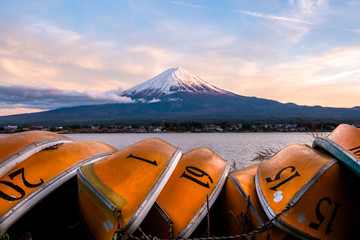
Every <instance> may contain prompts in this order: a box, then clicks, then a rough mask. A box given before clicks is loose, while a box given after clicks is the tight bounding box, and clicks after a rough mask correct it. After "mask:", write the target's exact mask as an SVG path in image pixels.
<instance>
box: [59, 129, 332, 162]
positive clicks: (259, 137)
mask: <svg viewBox="0 0 360 240" xmlns="http://www.w3.org/2000/svg"><path fill="white" fill-rule="evenodd" d="M326 134H327V133H322V135H321V136H326ZM65 135H66V136H68V137H70V138H71V139H73V140H75V141H80V140H94V141H99V142H103V143H107V144H109V145H111V146H113V147H115V148H117V149H119V150H120V149H122V148H124V147H127V146H129V145H131V144H133V143H136V142H138V141H141V140H143V139H146V138H160V139H162V140H164V141H166V142H168V143H170V144H172V145H174V146H176V147H178V148H180V149H181V150H182V151H183V152H184V153H185V152H188V151H190V150H192V149H195V148H201V147H206V148H209V149H211V150H212V151H214V152H216V153H217V154H218V155H220V156H221V157H222V158H224V159H225V160H227V161H229V162H231V163H232V162H235V163H236V168H243V167H246V166H250V165H252V164H254V163H255V162H254V161H252V159H254V157H256V156H257V155H256V153H258V152H259V151H264V150H269V149H273V150H275V151H278V150H280V149H282V148H284V147H286V146H288V145H291V144H307V145H310V146H311V145H312V142H313V140H314V137H313V136H312V135H311V134H309V133H293V132H292V133H280V132H271V133H259V132H256V133H143V134H141V133H110V134H109V133H104V134H101V133H100V134H99V133H87V134H65Z"/></svg>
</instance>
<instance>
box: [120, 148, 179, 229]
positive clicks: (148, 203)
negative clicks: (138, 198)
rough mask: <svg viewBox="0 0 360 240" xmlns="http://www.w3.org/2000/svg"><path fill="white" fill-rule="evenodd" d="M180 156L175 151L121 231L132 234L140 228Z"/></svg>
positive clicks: (177, 151)
mask: <svg viewBox="0 0 360 240" xmlns="http://www.w3.org/2000/svg"><path fill="white" fill-rule="evenodd" d="M181 156H182V151H181V150H180V149H177V150H176V151H175V153H174V154H173V156H172V158H171V160H170V161H169V163H168V164H167V166H166V168H165V169H164V171H163V172H162V174H161V175H160V177H159V178H158V180H157V181H156V183H155V184H154V186H153V187H152V188H151V190H150V192H149V193H148V195H147V196H146V198H145V199H144V201H143V202H142V203H141V204H140V206H139V207H138V208H137V210H136V212H135V213H134V214H133V215H132V216H131V218H130V219H129V221H128V222H127V223H126V225H125V226H124V228H123V230H124V231H126V232H128V233H130V234H132V233H133V232H135V230H136V229H137V228H138V227H139V226H140V224H141V222H142V221H143V220H144V218H145V216H146V215H147V213H148V212H149V211H150V209H151V207H152V206H153V204H154V203H155V201H156V199H157V198H158V196H159V195H160V193H161V191H162V189H163V188H164V186H165V184H166V183H167V181H168V180H169V178H170V176H171V175H172V173H173V172H174V170H175V167H176V165H177V164H178V162H179V160H180V158H181Z"/></svg>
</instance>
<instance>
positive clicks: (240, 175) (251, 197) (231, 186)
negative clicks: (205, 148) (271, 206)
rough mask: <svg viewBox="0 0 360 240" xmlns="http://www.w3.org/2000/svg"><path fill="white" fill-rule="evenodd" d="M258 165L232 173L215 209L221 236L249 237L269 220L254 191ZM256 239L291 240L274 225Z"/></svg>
mask: <svg viewBox="0 0 360 240" xmlns="http://www.w3.org/2000/svg"><path fill="white" fill-rule="evenodd" d="M258 166H259V164H254V165H252V166H250V167H246V168H242V169H238V170H236V171H234V172H231V173H230V174H229V176H228V178H227V180H226V182H225V185H224V188H223V190H222V192H221V194H220V196H219V199H218V201H217V202H216V204H215V206H214V209H212V211H214V220H213V222H214V224H213V227H214V228H215V231H216V234H217V235H219V236H222V235H227V236H234V235H240V234H247V233H250V232H252V231H253V230H254V229H258V228H260V227H262V226H264V224H265V223H267V222H268V221H269V218H268V217H267V216H266V214H265V212H264V210H263V208H262V206H261V204H260V201H259V199H258V196H257V193H256V188H255V175H256V171H257V168H258ZM253 237H254V239H264V240H265V239H273V240H275V239H288V240H289V239H291V237H289V236H288V234H287V233H286V232H284V231H281V230H280V229H278V228H277V227H275V226H272V227H270V228H268V229H265V230H264V231H263V232H259V233H256V234H254V235H253Z"/></svg>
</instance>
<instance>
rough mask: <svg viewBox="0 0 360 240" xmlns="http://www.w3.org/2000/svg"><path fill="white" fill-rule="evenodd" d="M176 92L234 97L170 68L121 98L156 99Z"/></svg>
mask: <svg viewBox="0 0 360 240" xmlns="http://www.w3.org/2000/svg"><path fill="white" fill-rule="evenodd" d="M176 92H188V93H199V94H212V95H234V94H233V93H231V92H228V91H225V90H223V89H220V88H217V87H215V86H214V85H211V84H210V83H207V82H206V81H204V80H202V79H201V78H200V77H198V76H196V75H194V74H192V73H190V72H188V71H186V70H185V69H182V68H171V69H168V70H166V71H165V72H163V73H161V74H159V75H157V76H156V77H154V78H151V79H149V80H147V81H146V82H143V83H141V84H139V85H136V86H135V87H132V88H130V89H128V90H126V91H124V93H123V96H128V97H136V98H147V99H149V98H157V97H160V96H166V95H169V94H173V93H176Z"/></svg>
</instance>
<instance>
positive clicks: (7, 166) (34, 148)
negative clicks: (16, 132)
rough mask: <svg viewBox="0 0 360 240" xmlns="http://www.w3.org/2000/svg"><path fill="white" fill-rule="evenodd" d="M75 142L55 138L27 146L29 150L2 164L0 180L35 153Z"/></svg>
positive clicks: (0, 165) (26, 149)
mask: <svg viewBox="0 0 360 240" xmlns="http://www.w3.org/2000/svg"><path fill="white" fill-rule="evenodd" d="M69 142H73V141H72V140H71V139H67V138H54V139H48V140H44V141H41V142H34V143H32V144H29V145H27V148H25V149H23V150H21V151H20V152H18V153H16V154H14V155H12V156H11V157H9V158H7V159H5V160H4V161H2V162H1V163H0V178H1V177H3V176H4V175H5V174H6V173H8V172H9V171H10V170H11V169H13V168H14V167H16V166H17V165H19V164H20V163H21V162H23V161H24V160H25V159H27V158H29V157H31V156H32V155H34V154H35V153H38V152H40V151H41V150H44V149H46V148H49V147H53V146H56V145H60V144H63V143H69Z"/></svg>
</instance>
